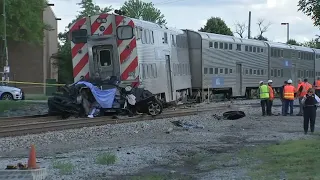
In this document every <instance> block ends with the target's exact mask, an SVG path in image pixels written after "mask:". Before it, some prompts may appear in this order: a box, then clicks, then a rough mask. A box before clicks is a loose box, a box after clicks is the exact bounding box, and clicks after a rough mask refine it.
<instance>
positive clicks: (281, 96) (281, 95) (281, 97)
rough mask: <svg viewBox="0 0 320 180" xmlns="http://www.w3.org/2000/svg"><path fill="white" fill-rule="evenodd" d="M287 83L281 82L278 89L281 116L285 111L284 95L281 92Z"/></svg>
mask: <svg viewBox="0 0 320 180" xmlns="http://www.w3.org/2000/svg"><path fill="white" fill-rule="evenodd" d="M287 84H288V83H287V81H284V82H283V85H282V86H281V87H280V100H281V103H282V109H281V112H282V113H281V114H282V115H285V111H284V105H285V100H284V98H283V97H284V94H283V90H284V87H285V86H286V85H287Z"/></svg>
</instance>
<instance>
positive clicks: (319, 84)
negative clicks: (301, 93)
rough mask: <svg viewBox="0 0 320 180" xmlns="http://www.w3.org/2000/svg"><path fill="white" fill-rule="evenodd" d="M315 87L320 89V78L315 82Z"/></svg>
mask: <svg viewBox="0 0 320 180" xmlns="http://www.w3.org/2000/svg"><path fill="white" fill-rule="evenodd" d="M315 89H320V80H317V81H316V83H315Z"/></svg>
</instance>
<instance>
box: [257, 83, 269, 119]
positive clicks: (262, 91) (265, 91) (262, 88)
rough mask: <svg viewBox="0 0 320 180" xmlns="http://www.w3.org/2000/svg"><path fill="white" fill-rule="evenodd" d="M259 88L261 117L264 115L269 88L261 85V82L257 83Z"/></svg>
mask: <svg viewBox="0 0 320 180" xmlns="http://www.w3.org/2000/svg"><path fill="white" fill-rule="evenodd" d="M259 84H260V86H259V89H258V91H259V95H260V100H261V108H262V116H265V115H266V110H267V109H266V108H267V105H268V101H269V97H270V96H269V88H268V86H267V85H265V84H263V81H260V82H259Z"/></svg>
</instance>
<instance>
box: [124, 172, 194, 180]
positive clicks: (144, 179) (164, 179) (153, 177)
mask: <svg viewBox="0 0 320 180" xmlns="http://www.w3.org/2000/svg"><path fill="white" fill-rule="evenodd" d="M130 179H131V180H169V179H173V180H192V179H194V178H193V177H191V176H187V175H181V174H176V173H170V174H160V173H149V174H144V175H139V176H133V177H131V178H130Z"/></svg>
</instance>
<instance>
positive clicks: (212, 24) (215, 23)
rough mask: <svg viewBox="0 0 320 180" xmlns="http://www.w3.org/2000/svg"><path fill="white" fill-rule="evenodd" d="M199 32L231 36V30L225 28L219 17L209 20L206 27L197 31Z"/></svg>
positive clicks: (225, 25)
mask: <svg viewBox="0 0 320 180" xmlns="http://www.w3.org/2000/svg"><path fill="white" fill-rule="evenodd" d="M199 31H201V32H208V33H215V34H223V35H228V36H233V33H232V31H231V29H230V28H229V27H228V26H227V24H226V23H225V22H224V20H222V19H221V18H219V17H211V18H209V19H208V20H207V23H206V25H204V27H203V28H201V29H199Z"/></svg>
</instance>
